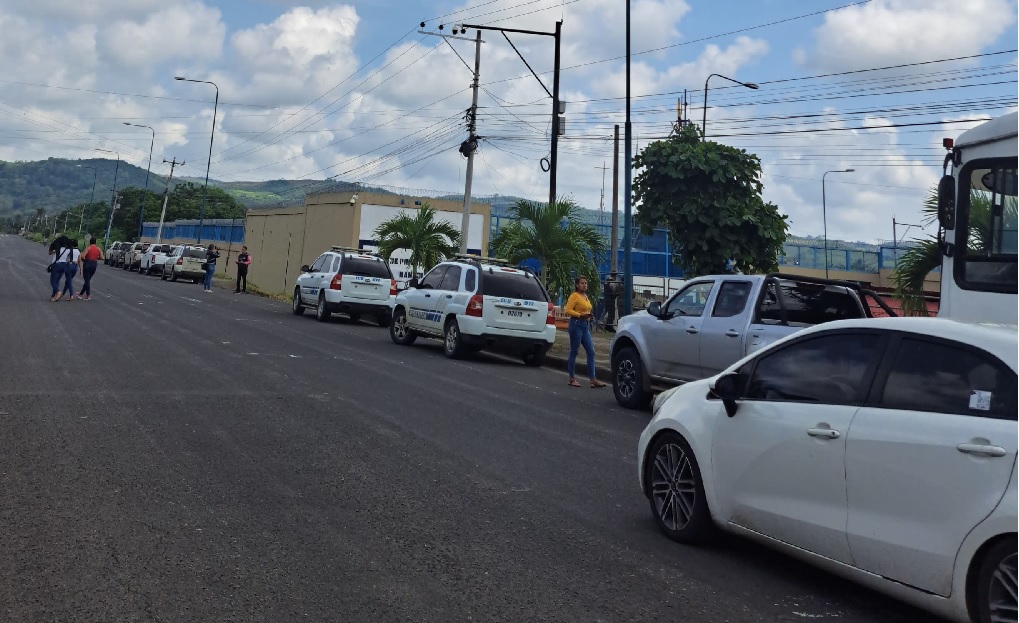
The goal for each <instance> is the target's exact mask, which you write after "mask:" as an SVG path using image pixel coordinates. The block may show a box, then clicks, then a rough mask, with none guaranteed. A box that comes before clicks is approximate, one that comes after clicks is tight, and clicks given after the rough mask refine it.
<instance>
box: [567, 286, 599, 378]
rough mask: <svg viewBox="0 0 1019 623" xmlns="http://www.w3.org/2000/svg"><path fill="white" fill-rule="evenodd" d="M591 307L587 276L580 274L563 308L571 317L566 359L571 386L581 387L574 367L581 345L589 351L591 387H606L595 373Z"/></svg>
mask: <svg viewBox="0 0 1019 623" xmlns="http://www.w3.org/2000/svg"><path fill="white" fill-rule="evenodd" d="M591 308H592V305H591V300H590V299H589V298H587V277H584V276H579V277H577V278H576V279H575V280H574V282H573V293H572V294H570V298H569V299H567V301H566V307H565V308H564V309H563V311H565V312H566V315H567V316H569V317H570V326H569V334H570V357H569V359H567V360H566V369H567V371H568V372H569V373H570V387H580V383H578V382H577V378H576V376H574V369H575V368H576V365H577V353H578V352H580V347H581V346H583V347H584V352H585V353H587V374H588V376H590V377H591V387H594V388H597V387H605V383H602V382H601V381H599V380H598V376H597V375H596V374H595V368H594V341H593V340H592V339H591V320H593V319H594V314H592V313H591Z"/></svg>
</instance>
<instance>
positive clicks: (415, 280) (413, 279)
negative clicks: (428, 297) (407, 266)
mask: <svg viewBox="0 0 1019 623" xmlns="http://www.w3.org/2000/svg"><path fill="white" fill-rule="evenodd" d="M407 287H408V288H416V287H418V278H417V277H411V279H410V281H408V282H407Z"/></svg>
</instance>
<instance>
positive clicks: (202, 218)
mask: <svg viewBox="0 0 1019 623" xmlns="http://www.w3.org/2000/svg"><path fill="white" fill-rule="evenodd" d="M173 79H174V80H183V81H184V82H200V83H202V84H211V85H212V86H214V87H216V103H215V105H214V106H213V108H212V136H210V137H209V162H208V163H206V165H205V186H203V187H202V207H201V208H200V209H199V211H198V244H201V242H202V224H203V223H204V222H205V196H206V193H207V192H208V189H209V167H211V166H212V142H213V140H215V138H216V113H217V111H218V110H219V85H217V84H216V83H215V82H210V81H208V80H192V79H191V78H185V77H184V76H174V78H173Z"/></svg>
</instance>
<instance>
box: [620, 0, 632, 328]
mask: <svg viewBox="0 0 1019 623" xmlns="http://www.w3.org/2000/svg"><path fill="white" fill-rule="evenodd" d="M623 133H624V135H625V138H624V143H625V144H624V146H623V148H624V149H625V150H626V151H625V153H624V154H623V162H624V164H623V168H624V169H626V170H625V171H623V312H622V314H621V315H623V316H629V315H630V314H632V313H633V253H632V252H631V251H632V247H633V245H632V244H631V243H630V230H632V229H633V206H632V201H633V199H632V195H633V178H632V175H633V142H632V141H633V126H632V125H631V123H630V0H626V125H625V126H624V129H623Z"/></svg>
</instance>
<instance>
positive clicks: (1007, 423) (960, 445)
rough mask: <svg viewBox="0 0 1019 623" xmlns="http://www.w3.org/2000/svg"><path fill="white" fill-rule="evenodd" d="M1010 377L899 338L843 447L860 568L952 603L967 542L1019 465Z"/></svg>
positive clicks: (936, 342) (964, 351)
mask: <svg viewBox="0 0 1019 623" xmlns="http://www.w3.org/2000/svg"><path fill="white" fill-rule="evenodd" d="M1016 382H1017V379H1016V373H1015V372H1014V371H1012V370H1011V369H1010V368H1009V367H1008V366H1006V365H1005V364H1003V363H1002V362H1001V361H1000V360H998V359H997V358H996V357H994V356H993V355H990V354H988V353H986V352H984V351H983V350H979V349H976V348H973V347H970V346H966V345H963V344H960V343H957V342H951V341H948V340H942V339H936V338H930V337H922V336H902V337H901V338H899V339H897V340H896V341H895V343H893V347H892V350H891V356H890V357H888V358H887V361H886V362H885V364H884V365H883V366H882V370H881V372H880V373H879V375H878V382H877V383H875V389H874V393H873V394H872V395H871V401H870V402H871V404H872V406H867V407H864V408H862V409H860V412H859V413H858V414H857V415H856V420H855V421H854V422H853V428H852V430H851V431H850V432H849V436H848V439H847V445H846V485H847V491H848V495H849V519H848V523H847V531H848V535H849V547H850V549H851V550H852V554H853V560H854V561H855V564H856V566H857V567H859V568H861V569H865V570H867V571H870V572H871V573H876V574H878V575H882V576H884V577H887V578H891V579H893V580H896V581H898V582H902V583H904V584H908V585H910V586H915V587H916V588H919V589H921V590H924V591H929V592H932V593H935V594H937V595H942V596H946V597H947V596H949V594H950V593H951V589H952V574H953V569H954V565H955V557H956V554H957V552H958V551H959V546H960V545H961V544H962V541H963V539H964V538H965V536H966V534H967V533H969V531H970V530H971V529H972V528H973V527H974V526H976V525H977V524H978V523H980V521H981V520H983V519H984V518H985V517H987V515H988V514H990V512H991V511H992V510H994V508H995V507H996V506H997V505H998V502H999V501H1000V500H1001V498H1002V496H1003V495H1004V493H1005V489H1006V487H1007V486H1008V482H1009V478H1010V477H1011V475H1012V470H1013V466H1014V464H1015V461H1016V449H1017V448H1016V446H1017V442H1016V439H1017V435H1016Z"/></svg>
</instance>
